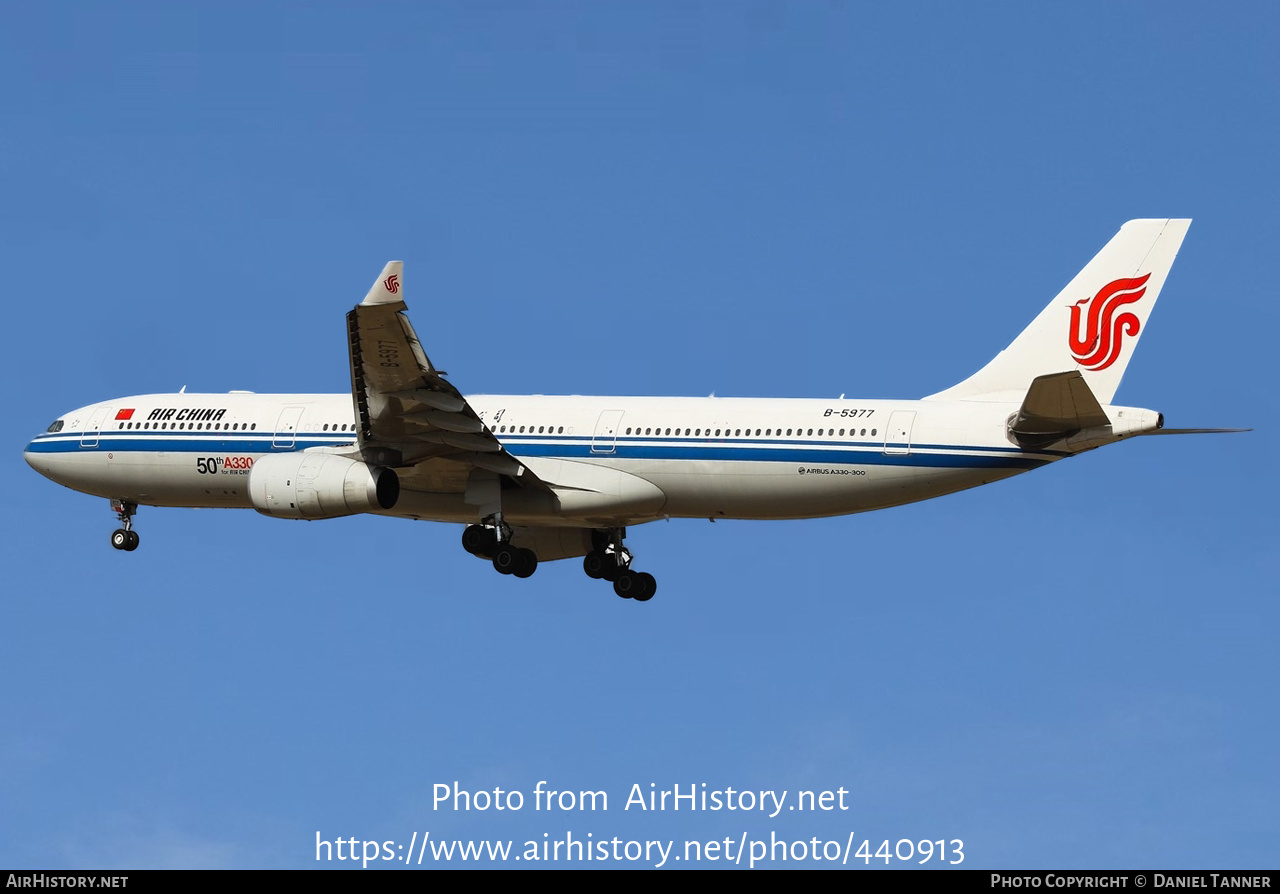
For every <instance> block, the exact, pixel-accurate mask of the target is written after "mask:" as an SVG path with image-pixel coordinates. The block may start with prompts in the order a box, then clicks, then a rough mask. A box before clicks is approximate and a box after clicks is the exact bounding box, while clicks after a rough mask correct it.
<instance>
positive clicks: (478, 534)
mask: <svg viewBox="0 0 1280 894" xmlns="http://www.w3.org/2000/svg"><path fill="white" fill-rule="evenodd" d="M497 546H498V535H497V534H496V533H495V532H494V531H493V529H492V528H486V527H485V526H484V525H467V526H466V528H464V529H463V531H462V548H463V549H465V550H466V551H467V552H469V553H471V555H473V556H483V557H484V558H486V559H492V558H493V554H494V551H495V550H496V548H497Z"/></svg>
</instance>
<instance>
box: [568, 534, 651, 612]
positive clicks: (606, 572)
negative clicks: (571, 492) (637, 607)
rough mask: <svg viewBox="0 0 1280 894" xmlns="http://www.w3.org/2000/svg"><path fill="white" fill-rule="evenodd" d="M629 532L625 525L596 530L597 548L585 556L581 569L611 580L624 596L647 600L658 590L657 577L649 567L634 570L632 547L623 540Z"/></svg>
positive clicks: (591, 575)
mask: <svg viewBox="0 0 1280 894" xmlns="http://www.w3.org/2000/svg"><path fill="white" fill-rule="evenodd" d="M626 536H627V529H626V528H609V529H608V530H607V531H595V532H593V533H592V536H591V540H592V545H593V546H594V547H595V548H594V549H593V550H591V552H589V553H587V555H586V557H585V558H583V560H582V570H583V571H585V572H586V573H587V577H590V578H594V579H596V580H607V581H609V582H610V583H611V584H613V592H615V593H617V594H618V595H619V596H621V597H622V598H623V599H634V600H635V601H636V602H648V601H649V600H650V599H652V598H653V594H654V593H656V592H658V581H657V580H656V579H655V578H654V576H653V575H652V574H650V573H649V572H647V571H632V570H631V551H630V550H629V549H627V548H626V547H625V546H623V544H622V538H624V537H626Z"/></svg>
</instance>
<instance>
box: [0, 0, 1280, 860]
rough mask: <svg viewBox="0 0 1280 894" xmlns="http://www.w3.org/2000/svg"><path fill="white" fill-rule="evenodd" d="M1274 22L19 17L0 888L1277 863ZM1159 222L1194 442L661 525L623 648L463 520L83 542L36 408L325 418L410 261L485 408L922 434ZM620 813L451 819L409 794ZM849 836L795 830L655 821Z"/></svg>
mask: <svg viewBox="0 0 1280 894" xmlns="http://www.w3.org/2000/svg"><path fill="white" fill-rule="evenodd" d="M1277 46H1280V14H1278V13H1277V11H1276V9H1275V7H1274V5H1273V4H1263V3H1242V4H1232V5H1230V6H1228V7H1223V8H1218V7H1210V6H1207V5H1205V4H1190V3H1185V4H1179V3H1129V4H1113V3H1082V4H1056V5H1055V4H1026V3H1012V2H1010V3H983V4H976V5H975V4H964V5H957V4H934V3H923V4H922V3H915V4H893V5H889V4H880V5H870V4H854V3H844V4H818V3H807V4H784V3H671V4H665V3H610V4H597V3H546V4H538V5H532V6H531V5H526V4H472V3H466V4H462V3H442V4H418V3H406V4H399V5H396V4H375V3H360V4H354V3H352V4H346V5H333V4H323V3H321V4H315V3H308V4H301V3H298V4H274V5H266V4H256V3H246V4H227V3H217V4H211V3H198V4H156V5H137V4H112V5H110V6H103V5H101V4H87V3H64V4H25V5H21V6H17V7H14V8H12V9H10V10H9V12H8V13H7V15H6V24H5V27H4V29H3V30H2V31H0V83H3V84H4V85H5V87H4V89H3V90H0V121H2V122H3V124H2V125H0V186H2V191H0V256H2V257H3V258H4V270H5V286H4V287H5V291H6V293H7V296H8V300H7V302H6V310H7V314H8V318H7V322H6V324H5V327H4V332H5V334H6V336H7V338H6V350H5V358H6V366H7V379H8V381H9V388H8V393H9V398H8V400H9V407H10V409H9V411H8V412H6V413H5V414H4V419H3V423H2V425H3V431H4V438H3V443H4V444H5V445H6V450H7V454H6V456H7V460H6V461H5V462H3V463H0V470H2V474H3V476H4V486H5V492H6V494H7V496H8V498H9V501H8V511H7V513H6V521H5V522H4V537H3V538H2V539H0V555H3V557H4V559H5V562H4V567H5V569H6V577H7V583H6V586H5V587H4V596H3V599H0V631H2V632H3V639H4V648H3V649H0V717H3V719H4V721H3V724H0V865H4V866H28V867H39V868H50V867H71V866H92V867H110V866H124V867H133V868H139V867H149V866H225V867H306V866H314V865H316V864H315V861H314V859H313V858H314V843H315V834H316V832H317V831H320V832H321V833H322V835H323V837H325V838H328V839H332V838H336V837H343V838H350V837H355V838H357V839H362V840H363V839H376V840H385V839H393V840H395V841H398V842H399V841H405V842H407V841H408V839H409V837H410V834H411V833H413V832H415V831H417V832H418V833H419V834H421V833H422V832H424V831H430V832H431V833H432V836H433V837H439V836H448V835H454V836H462V837H473V838H482V837H491V838H512V839H516V840H517V841H523V840H524V839H529V838H534V839H539V840H540V839H541V837H542V834H543V833H544V832H546V833H549V834H550V835H551V836H557V835H561V836H562V835H563V834H564V832H565V831H566V830H572V831H573V832H574V833H575V834H576V835H580V836H583V835H585V834H586V833H588V832H590V833H592V834H593V835H594V836H595V837H596V838H601V837H605V838H608V837H612V836H614V835H618V836H620V837H623V838H627V837H638V838H663V839H666V838H675V839H678V840H683V839H685V838H695V837H697V838H707V839H711V838H724V837H726V836H730V837H733V838H734V839H735V840H736V839H737V837H738V836H739V835H741V834H742V833H743V832H746V833H748V834H749V835H751V836H753V837H757V836H762V837H765V838H767V837H768V835H769V834H770V832H776V833H777V834H778V835H779V836H780V837H782V838H786V839H799V838H804V839H807V838H810V837H812V836H818V837H820V838H822V839H838V840H841V841H844V840H845V839H846V837H847V836H848V834H849V833H850V832H852V833H854V834H855V835H856V837H857V839H858V840H859V841H861V840H862V839H863V838H869V839H872V840H873V841H874V842H877V843H878V842H879V841H880V840H882V839H889V840H891V841H896V840H898V839H900V838H912V839H916V840H919V839H933V840H936V839H939V838H945V839H953V838H961V839H963V840H964V842H965V853H966V855H967V860H966V862H965V864H964V865H965V866H967V867H992V866H995V867H1009V868H1032V867H1045V868H1061V867H1073V866H1074V867H1091V866H1092V867H1148V868H1150V867H1215V868H1216V867H1260V866H1265V867H1272V868H1274V867H1275V865H1276V862H1277V861H1276V855H1277V845H1276V835H1277V832H1278V831H1280V828H1278V827H1280V823H1278V822H1277V819H1278V817H1277V813H1278V811H1280V808H1278V807H1277V804H1278V803H1280V785H1278V783H1280V770H1278V769H1277V767H1278V766H1280V765H1278V763H1277V761H1276V759H1275V743H1276V741H1277V738H1280V737H1278V736H1277V732H1280V730H1278V729H1277V719H1276V718H1277V710H1276V709H1277V697H1276V679H1277V660H1276V657H1275V630H1276V628H1277V623H1278V622H1280V608H1278V607H1277V596H1278V595H1280V592H1278V590H1280V588H1278V587H1277V585H1276V566H1277V559H1280V555H1278V552H1277V546H1276V535H1277V524H1276V508H1275V507H1276V497H1277V494H1276V486H1275V474H1274V462H1273V454H1274V446H1273V442H1272V441H1271V438H1272V436H1273V433H1274V431H1275V424H1276V422H1277V406H1276V388H1275V372H1274V366H1275V354H1276V350H1275V346H1274V343H1273V336H1274V333H1275V332H1276V331H1278V330H1280V325H1278V324H1280V320H1278V319H1277V311H1276V300H1275V292H1276V285H1275V284H1276V282H1277V281H1278V279H1280V261H1278V260H1277V258H1278V257H1280V253H1278V252H1277V245H1278V244H1280V227H1278V226H1277V222H1276V220H1277V219H1276V208H1277V206H1278V205H1280V194H1278V193H1280V191H1278V190H1277V177H1276V173H1275V164H1276V159H1277V158H1278V157H1280V139H1278V137H1280V111H1278V110H1280V89H1278V88H1280V54H1277V52H1276V47H1277ZM1134 217H1191V218H1194V219H1195V223H1194V224H1193V225H1192V227H1191V231H1190V233H1189V235H1188V237H1187V240H1186V242H1185V243H1184V245H1183V249H1182V252H1181V255H1180V256H1179V259H1178V261H1177V263H1176V264H1175V265H1174V268H1173V271H1172V274H1171V276H1170V278H1169V282H1168V285H1167V287H1166V288H1165V290H1164V292H1163V293H1162V296H1161V301H1160V306H1159V307H1158V308H1157V310H1156V312H1155V314H1154V316H1153V318H1152V321H1151V324H1150V326H1149V328H1148V330H1147V332H1146V337H1145V338H1144V339H1143V341H1142V344H1141V346H1140V347H1139V349H1138V352H1137V355H1136V358H1135V360H1134V362H1133V364H1132V365H1131V366H1130V368H1129V372H1128V375H1127V377H1126V379H1125V382H1124V384H1123V385H1122V387H1121V389H1120V392H1119V394H1118V395H1117V401H1118V402H1121V403H1126V404H1131V405H1136V406H1143V407H1150V408H1152V409H1156V410H1160V411H1162V412H1163V413H1164V414H1165V417H1166V420H1167V422H1168V424H1169V425H1171V426H1204V425H1241V426H1252V427H1254V428H1255V429H1256V431H1255V432H1253V433H1251V434H1247V435H1236V436H1229V437H1228V436H1223V437H1200V438H1192V437H1187V438H1159V439H1157V438H1152V439H1142V440H1139V441H1135V442H1132V443H1127V444H1123V445H1119V446H1116V447H1113V448H1109V449H1107V450H1103V451H1098V452H1095V453H1091V454H1088V455H1085V456H1081V457H1079V458H1076V459H1073V460H1070V461H1068V462H1064V463H1059V464H1056V465H1055V466H1053V467H1051V468H1048V469H1045V470H1042V471H1039V472H1036V473H1034V474H1030V475H1025V476H1021V477H1018V478H1015V479H1012V480H1010V481H1006V482H1003V483H1000V484H997V485H994V486H991V487H988V488H982V489H979V490H976V491H971V492H968V493H963V494H958V495H954V496H951V497H946V498H943V499H940V500H935V501H931V502H926V503H921V504H917V505H914V506H909V507H904V508H899V509H894V510H888V511H884V512H879V513H873V514H868V515H861V516H851V517H846V518H837V519H827V520H819V521H808V522H789V523H749V522H731V523H720V524H716V525H710V524H707V523H706V522H701V523H699V522H694V521H683V522H672V523H670V524H655V525H649V526H646V527H641V528H636V529H633V530H632V532H631V536H630V538H629V543H630V545H631V546H632V548H633V549H634V550H635V552H636V553H637V556H638V557H639V561H640V562H641V563H642V566H643V567H644V568H645V569H647V570H650V571H652V572H653V573H654V574H655V575H656V576H657V577H658V580H659V583H660V588H659V592H658V595H657V597H656V598H655V599H654V600H653V601H652V602H650V603H648V604H646V605H638V604H635V603H631V602H624V601H622V600H620V599H618V598H616V597H615V596H613V595H612V593H611V592H609V591H608V589H607V588H606V587H604V586H602V585H600V584H598V583H595V582H592V581H589V580H588V579H587V578H586V577H585V576H584V575H583V574H582V571H581V567H580V564H579V563H578V562H576V561H566V562H561V563H555V564H546V565H544V566H543V567H542V568H540V569H539V571H538V573H537V574H536V575H535V576H534V577H533V578H531V579H530V580H528V581H518V580H515V579H512V578H502V577H499V576H498V575H496V574H495V573H494V572H493V570H492V569H491V568H488V567H486V566H485V564H483V563H481V562H478V561H476V560H474V559H472V558H470V557H469V556H467V555H465V554H464V553H463V552H462V550H461V548H460V547H459V545H458V534H459V529H458V528H457V527H456V526H445V525H433V524H426V523H410V522H407V521H398V520H390V519H381V518H352V519H343V520H336V521H327V522H318V523H301V522H284V521H278V520H273V519H268V518H265V517H262V516H259V515H257V514H256V513H253V512H249V511H238V512H235V511H220V512H217V511H211V510H208V511H194V510H182V509H150V508H143V509H142V510H141V512H140V514H139V516H138V520H137V521H138V528H139V530H140V532H141V536H142V548H141V549H140V550H138V552H136V553H132V554H124V553H118V552H116V551H114V550H112V549H111V548H110V546H109V544H108V534H109V532H110V531H111V529H112V528H114V527H115V524H114V519H113V516H112V515H111V513H110V512H109V510H108V507H107V504H106V501H105V500H99V499H95V498H91V497H88V496H84V495H81V494H77V493H74V492H71V491H69V490H66V489H63V488H60V487H58V486H57V485H55V484H53V483H51V482H49V481H46V480H44V479H43V478H41V477H39V476H38V475H37V474H36V473H35V472H33V471H32V470H31V469H29V468H28V467H27V466H26V464H25V463H23V461H22V458H21V452H22V447H23V445H24V444H25V443H26V441H27V440H28V439H29V438H30V437H31V436H32V435H34V434H35V433H36V432H38V431H41V430H43V429H44V427H45V426H46V425H47V424H48V423H49V422H50V421H51V420H53V419H54V418H56V417H57V416H58V414H60V413H62V412H65V411H66V410H69V409H71V408H73V407H77V406H81V405H84V404H86V403H89V402H92V401H97V400H103V399H107V398H111V397H116V396H121V395H127V394H138V393H149V392H157V391H176V390H177V389H179V388H180V387H182V386H184V385H185V386H187V388H188V389H189V390H193V391H225V390H228V389H233V388H241V389H251V390H254V391H260V392H270V391H335V392H337V391H346V390H347V388H348V385H349V383H348V371H347V359H346V347H345V331H344V321H343V314H344V313H345V312H346V311H347V310H348V309H349V308H350V307H351V306H352V305H353V304H354V303H355V302H356V301H358V300H359V299H360V297H361V296H362V295H363V294H364V292H365V290H366V289H367V288H368V286H369V284H370V282H372V280H373V278H374V277H375V276H376V275H377V273H378V271H379V270H380V269H381V267H382V264H383V263H384V262H385V261H386V260H388V259H390V258H403V259H404V261H405V265H406V267H405V271H406V272H405V283H406V297H407V300H408V302H409V307H410V314H411V316H412V319H413V320H414V322H415V325H416V327H417V331H418V333H419V334H420V336H421V337H422V339H423V341H424V343H425V345H426V347H427V350H428V352H429V353H430V355H431V357H432V358H433V360H435V361H436V362H437V364H438V365H439V366H441V367H443V368H444V369H447V370H448V371H449V372H450V374H451V378H452V380H453V381H454V382H455V384H457V385H458V387H459V388H461V389H462V390H463V391H464V392H470V393H484V392H488V393H510V392H515V393H527V392H539V393H584V394H589V393H615V394H675V395H705V394H709V393H711V392H713V391H714V392H715V393H716V394H718V395H721V396H779V397H820V396H835V395H838V394H840V393H848V394H849V395H850V396H855V395H857V396H865V397H886V398H889V397H902V398H914V397H919V396H921V395H924V394H927V393H930V392H932V391H936V390H939V389H941V388H943V387H946V386H948V385H950V384H952V383H954V382H956V381H958V380H959V379H961V378H964V377H965V376H967V375H969V374H970V373H971V372H973V371H974V370H975V369H977V368H978V367H979V366H981V365H982V364H983V363H985V362H986V360H987V359H989V358H990V357H991V356H992V355H993V354H994V353H995V352H996V351H997V350H999V349H1000V348H1002V347H1003V346H1004V345H1005V344H1007V343H1008V341H1009V340H1010V339H1011V338H1012V337H1013V336H1014V335H1015V334H1016V333H1017V332H1018V331H1020V329H1021V328H1022V327H1023V326H1024V325H1025V324H1026V323H1027V322H1028V321H1029V320H1030V319H1031V317H1032V316H1034V314H1035V313H1036V312H1038V311H1039V309H1040V308H1041V307H1042V306H1043V305H1044V304H1045V303H1046V302H1047V301H1048V299H1049V298H1051V297H1052V296H1053V294H1055V293H1056V292H1057V290H1058V289H1059V288H1061V286H1062V285H1063V284H1065V283H1066V282H1067V280H1068V279H1069V278H1070V277H1071V276H1072V275H1073V274H1074V273H1075V272H1076V271H1077V270H1078V269H1079V268H1080V267H1081V266H1082V265H1083V264H1084V262H1085V261H1087V260H1088V259H1089V258H1090V257H1091V256H1092V254H1093V253H1094V252H1095V251H1096V250H1097V249H1098V248H1100V247H1101V246H1102V244H1103V243H1104V242H1105V241H1106V240H1107V239H1108V238H1110V236H1111V235H1112V234H1113V233H1114V232H1115V231H1116V229H1117V228H1118V227H1119V225H1120V224H1121V223H1122V222H1124V221H1125V220H1128V219H1130V218H1134ZM454 780H457V781H459V783H460V784H461V785H462V786H464V787H467V788H472V789H482V788H487V789H492V788H494V787H495V786H500V787H502V788H504V789H519V790H521V791H522V792H525V793H526V794H527V793H529V792H531V791H532V790H533V787H534V786H535V784H536V783H537V782H538V781H539V780H547V781H548V782H549V783H550V784H551V787H553V788H557V789H603V790H605V791H607V792H608V793H609V796H610V799H611V800H610V810H609V811H608V812H607V813H597V814H594V815H587V816H581V815H573V816H561V815H550V816H549V815H548V814H546V813H541V814H539V813H534V812H533V811H532V810H529V809H526V810H524V811H521V812H518V813H506V814H502V815H499V814H496V813H492V812H491V813H488V814H476V813H473V814H469V815H468V814H462V813H454V812H452V811H449V812H441V811H433V810H432V790H433V789H432V786H433V785H434V784H435V783H437V782H452V781H454ZM651 782H652V783H657V784H658V786H659V787H670V786H671V785H672V784H674V783H680V784H681V785H685V786H687V785H689V784H690V783H699V784H700V783H703V782H705V783H707V785H708V788H720V789H723V788H726V787H733V788H735V789H739V790H741V789H787V790H790V791H792V792H794V791H795V790H797V789H818V790H823V789H833V790H834V789H837V788H840V787H843V788H845V789H847V790H848V791H849V796H848V798H849V803H850V809H849V810H847V811H844V812H839V811H837V812H833V813H830V814H812V815H805V816H803V817H802V816H800V815H793V814H787V815H783V816H780V817H778V818H776V819H772V820H771V819H769V818H767V817H762V816H760V815H759V814H758V813H756V814H743V813H729V812H719V813H705V814H703V813H689V812H687V811H685V812H681V813H678V814H674V813H665V814H651V815H637V813H636V812H635V811H634V810H633V811H626V812H624V811H622V810H621V805H622V803H623V801H625V798H626V795H627V792H628V790H629V788H630V786H631V785H632V784H633V783H639V784H641V785H642V786H645V787H647V786H648V785H649V783H651Z"/></svg>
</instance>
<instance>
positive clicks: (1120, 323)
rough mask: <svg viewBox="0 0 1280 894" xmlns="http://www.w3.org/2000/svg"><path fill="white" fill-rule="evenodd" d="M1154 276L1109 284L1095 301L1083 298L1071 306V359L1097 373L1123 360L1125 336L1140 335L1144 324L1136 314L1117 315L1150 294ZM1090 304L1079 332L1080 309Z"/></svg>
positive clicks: (1096, 296)
mask: <svg viewBox="0 0 1280 894" xmlns="http://www.w3.org/2000/svg"><path fill="white" fill-rule="evenodd" d="M1150 278H1151V274H1150V273H1148V274H1147V275H1146V276H1140V277H1138V278H1137V279H1117V280H1115V281H1114V282H1109V283H1107V284H1106V285H1105V286H1103V287H1102V289H1101V290H1100V291H1099V292H1098V294H1096V295H1094V296H1093V297H1092V298H1082V299H1081V300H1079V301H1077V302H1076V303H1075V304H1073V305H1072V306H1071V332H1070V334H1069V339H1068V341H1069V342H1070V344H1071V356H1072V357H1074V358H1075V359H1076V362H1077V363H1079V364H1081V365H1082V366H1084V368H1085V369H1088V370H1091V371H1093V372H1097V371H1099V370H1103V369H1106V368H1107V367H1108V366H1110V365H1111V364H1113V363H1115V362H1116V358H1117V357H1119V356H1120V343H1121V339H1122V337H1123V336H1125V335H1137V334H1138V330H1139V329H1141V328H1142V322H1141V321H1140V320H1139V319H1138V318H1137V316H1135V315H1134V314H1131V313H1129V312H1128V311H1125V312H1124V313H1121V314H1119V315H1118V316H1117V315H1116V311H1117V310H1119V309H1120V308H1121V307H1123V306H1124V305H1126V304H1132V303H1133V302H1135V301H1137V300H1138V299H1139V298H1141V297H1142V296H1143V295H1145V294H1146V293H1147V280H1148V279H1150ZM1086 304H1088V305H1089V315H1088V317H1087V319H1086V320H1085V323H1084V332H1083V334H1082V333H1081V331H1080V309H1081V308H1082V307H1083V306H1084V305H1086Z"/></svg>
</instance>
